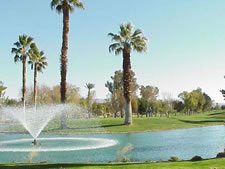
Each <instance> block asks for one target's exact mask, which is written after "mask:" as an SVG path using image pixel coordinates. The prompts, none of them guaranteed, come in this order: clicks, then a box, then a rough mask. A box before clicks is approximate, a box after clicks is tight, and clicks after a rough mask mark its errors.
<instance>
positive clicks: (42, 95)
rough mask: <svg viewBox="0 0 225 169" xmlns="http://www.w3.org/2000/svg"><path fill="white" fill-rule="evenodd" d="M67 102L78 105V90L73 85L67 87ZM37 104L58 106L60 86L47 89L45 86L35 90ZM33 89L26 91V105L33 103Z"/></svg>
mask: <svg viewBox="0 0 225 169" xmlns="http://www.w3.org/2000/svg"><path fill="white" fill-rule="evenodd" d="M67 90H68V92H67V102H68V103H74V104H78V103H79V101H80V94H79V88H78V87H76V86H75V85H72V84H68V85H67ZM37 93H38V95H37V100H36V101H37V104H59V103H60V85H56V86H53V87H49V86H46V85H42V86H39V87H38V88H37ZM33 95H34V89H33V87H29V88H28V89H27V103H29V104H32V103H33Z"/></svg>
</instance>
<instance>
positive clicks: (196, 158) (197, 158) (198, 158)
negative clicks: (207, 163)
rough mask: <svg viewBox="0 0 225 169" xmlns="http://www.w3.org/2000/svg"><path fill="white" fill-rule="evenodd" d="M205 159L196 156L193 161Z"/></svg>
mask: <svg viewBox="0 0 225 169" xmlns="http://www.w3.org/2000/svg"><path fill="white" fill-rule="evenodd" d="M201 160H203V158H202V157H201V156H194V157H192V159H191V161H201Z"/></svg>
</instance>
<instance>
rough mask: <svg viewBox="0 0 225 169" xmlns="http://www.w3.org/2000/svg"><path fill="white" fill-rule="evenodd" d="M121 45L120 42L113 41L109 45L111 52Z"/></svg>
mask: <svg viewBox="0 0 225 169" xmlns="http://www.w3.org/2000/svg"><path fill="white" fill-rule="evenodd" d="M120 47H121V45H120V43H113V44H111V45H110V46H109V52H110V53H111V52H113V51H115V50H116V49H117V48H120Z"/></svg>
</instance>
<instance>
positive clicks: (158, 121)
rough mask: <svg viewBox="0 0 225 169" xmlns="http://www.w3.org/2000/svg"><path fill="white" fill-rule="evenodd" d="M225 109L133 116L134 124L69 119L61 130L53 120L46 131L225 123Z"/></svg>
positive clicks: (130, 129) (116, 120) (150, 128)
mask: <svg viewBox="0 0 225 169" xmlns="http://www.w3.org/2000/svg"><path fill="white" fill-rule="evenodd" d="M224 120H225V111H220V112H209V113H201V114H196V115H192V116H184V115H178V116H171V117H169V118H167V117H152V118H146V117H144V116H143V117H140V118H137V117H136V116H134V117H133V125H132V126H126V125H123V119H121V118H97V119H84V120H75V119H71V120H68V122H67V124H68V129H64V130H59V129H58V128H59V122H58V121H56V120H55V121H52V122H51V123H50V124H49V125H48V126H47V127H46V129H45V130H44V132H53V133H77V132H100V133H101V132H106V133H107V132H109V133H114V132H116V133H120V132H140V131H157V130H169V129H180V128H191V127H202V126H208V125H223V124H224Z"/></svg>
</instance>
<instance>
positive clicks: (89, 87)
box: [85, 83, 95, 90]
mask: <svg viewBox="0 0 225 169" xmlns="http://www.w3.org/2000/svg"><path fill="white" fill-rule="evenodd" d="M85 87H86V88H87V89H88V90H91V89H93V88H94V87H95V84H93V83H86V86H85Z"/></svg>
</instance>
